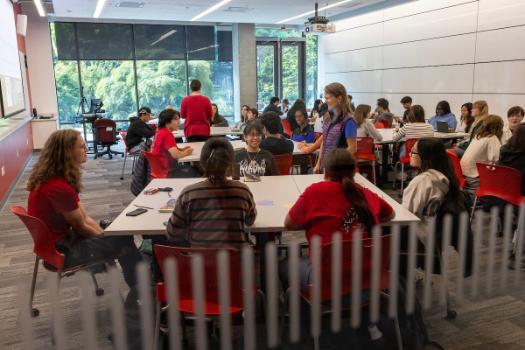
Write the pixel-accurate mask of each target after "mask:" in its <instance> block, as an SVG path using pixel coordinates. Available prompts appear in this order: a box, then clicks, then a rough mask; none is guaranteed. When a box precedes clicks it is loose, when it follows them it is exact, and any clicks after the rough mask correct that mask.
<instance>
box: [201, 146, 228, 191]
mask: <svg viewBox="0 0 525 350" xmlns="http://www.w3.org/2000/svg"><path fill="white" fill-rule="evenodd" d="M233 160H234V153H233V147H232V144H231V143H230V142H229V141H228V140H226V139H225V138H223V137H212V138H210V139H208V141H206V143H205V144H204V146H203V147H202V152H201V159H200V165H201V167H202V169H203V170H204V176H206V177H207V178H208V180H210V182H211V183H212V184H219V183H224V182H225V181H226V177H227V176H228V175H229V172H230V170H231V167H232V164H233Z"/></svg>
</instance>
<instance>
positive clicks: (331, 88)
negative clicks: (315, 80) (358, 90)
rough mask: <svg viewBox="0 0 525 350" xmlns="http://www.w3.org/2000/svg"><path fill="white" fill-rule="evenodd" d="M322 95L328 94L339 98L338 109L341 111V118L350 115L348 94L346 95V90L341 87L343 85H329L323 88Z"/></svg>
mask: <svg viewBox="0 0 525 350" xmlns="http://www.w3.org/2000/svg"><path fill="white" fill-rule="evenodd" d="M324 93H325V94H330V95H332V96H334V97H335V98H339V97H340V98H341V103H340V104H339V108H340V109H341V112H343V118H344V117H346V116H347V115H348V114H350V113H352V110H351V108H350V102H349V100H348V94H347V93H346V88H345V87H344V86H343V84H341V83H330V84H328V85H326V86H325V87H324Z"/></svg>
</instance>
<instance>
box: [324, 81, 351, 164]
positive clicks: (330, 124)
mask: <svg viewBox="0 0 525 350" xmlns="http://www.w3.org/2000/svg"><path fill="white" fill-rule="evenodd" d="M324 94H325V101H326V104H327V105H328V109H329V111H328V113H327V114H326V115H325V116H324V121H323V142H322V144H321V151H320V155H319V158H317V164H316V165H315V168H314V172H315V173H321V172H322V171H323V170H324V159H325V158H326V155H327V154H328V153H330V152H331V151H333V150H334V149H336V148H346V149H347V150H348V152H349V153H350V154H352V155H353V154H354V153H355V152H356V150H357V140H356V138H357V123H356V122H355V119H354V118H353V117H352V114H351V112H350V104H349V103H348V94H347V93H346V89H345V87H344V86H343V85H342V84H341V83H331V84H328V85H327V86H326V87H325V88H324Z"/></svg>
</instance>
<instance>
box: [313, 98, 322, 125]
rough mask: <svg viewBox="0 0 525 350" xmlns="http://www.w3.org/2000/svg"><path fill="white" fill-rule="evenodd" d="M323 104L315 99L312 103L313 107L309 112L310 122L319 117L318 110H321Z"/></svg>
mask: <svg viewBox="0 0 525 350" xmlns="http://www.w3.org/2000/svg"><path fill="white" fill-rule="evenodd" d="M322 104H323V100H320V99H317V100H315V102H314V106H313V108H312V110H311V111H310V121H311V122H314V121H315V120H316V119H317V118H318V117H319V109H320V108H321V105H322Z"/></svg>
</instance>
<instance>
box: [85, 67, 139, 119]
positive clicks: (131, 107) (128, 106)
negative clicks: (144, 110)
mask: <svg viewBox="0 0 525 350" xmlns="http://www.w3.org/2000/svg"><path fill="white" fill-rule="evenodd" d="M80 73H81V74H82V85H83V87H84V96H85V97H86V99H87V102H88V104H89V103H90V100H91V99H92V98H99V99H101V100H102V102H103V103H104V106H103V107H102V108H103V109H105V110H106V113H107V116H108V117H109V118H111V119H114V120H127V119H128V118H129V117H130V116H133V115H136V113H137V101H136V98H135V75H134V74H133V62H132V61H81V62H80Z"/></svg>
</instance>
